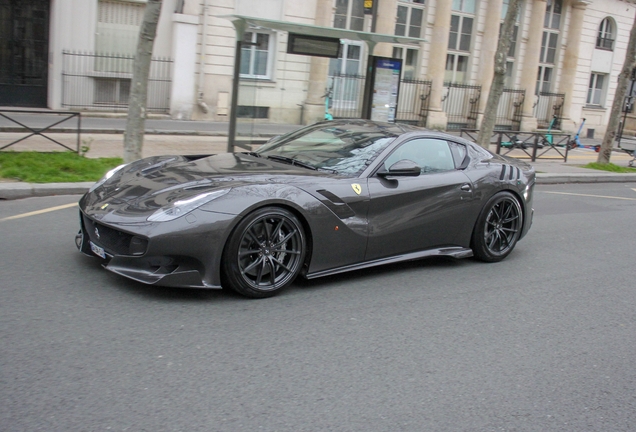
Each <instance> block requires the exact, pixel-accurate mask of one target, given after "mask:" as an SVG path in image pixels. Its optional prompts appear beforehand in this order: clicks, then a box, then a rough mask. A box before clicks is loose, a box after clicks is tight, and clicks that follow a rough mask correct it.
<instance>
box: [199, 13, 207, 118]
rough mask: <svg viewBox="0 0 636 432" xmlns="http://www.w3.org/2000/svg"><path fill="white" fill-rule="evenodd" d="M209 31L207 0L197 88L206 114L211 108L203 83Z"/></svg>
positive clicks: (200, 102)
mask: <svg viewBox="0 0 636 432" xmlns="http://www.w3.org/2000/svg"><path fill="white" fill-rule="evenodd" d="M207 31H208V0H205V2H204V4H203V29H202V30H201V57H200V59H199V83H198V86H197V87H198V89H197V95H198V97H197V105H199V108H201V111H203V113H204V114H207V113H208V111H209V110H210V109H209V108H208V105H207V104H206V103H205V102H204V101H203V85H204V80H205V73H204V69H205V38H206V37H207Z"/></svg>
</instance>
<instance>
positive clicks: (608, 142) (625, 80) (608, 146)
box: [596, 17, 636, 164]
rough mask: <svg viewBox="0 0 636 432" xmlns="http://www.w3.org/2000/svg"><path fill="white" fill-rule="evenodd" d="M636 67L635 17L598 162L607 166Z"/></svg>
mask: <svg viewBox="0 0 636 432" xmlns="http://www.w3.org/2000/svg"><path fill="white" fill-rule="evenodd" d="M634 67H636V17H634V24H632V31H631V32H630V34H629V44H628V45H627V53H626V54H625V62H624V63H623V70H621V73H620V75H618V87H617V88H616V94H615V95H614V102H613V103H612V111H611V113H610V118H609V123H608V124H607V129H606V130H605V136H604V137H603V143H602V144H601V150H600V151H599V153H598V158H597V159H596V162H598V163H602V164H606V163H609V161H610V156H611V155H612V147H613V144H614V139H615V138H616V133H617V132H618V125H619V121H620V118H621V113H622V111H623V107H624V105H625V96H626V95H627V86H628V85H629V81H630V78H631V75H632V69H634Z"/></svg>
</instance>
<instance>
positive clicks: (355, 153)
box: [257, 121, 403, 176]
mask: <svg viewBox="0 0 636 432" xmlns="http://www.w3.org/2000/svg"><path fill="white" fill-rule="evenodd" d="M402 132H403V130H402V128H401V127H399V126H396V125H389V124H386V125H378V124H376V123H371V122H367V121H354V122H343V121H340V122H338V121H333V122H325V123H319V124H317V125H314V126H309V127H307V128H303V129H300V130H298V131H295V132H291V133H289V134H286V135H283V136H280V137H278V138H275V139H273V140H272V141H270V142H268V143H267V144H265V145H263V146H262V147H261V148H260V149H258V151H257V153H258V154H259V155H261V156H264V157H268V156H271V157H272V158H274V157H277V156H284V157H285V158H289V159H291V160H293V161H296V162H298V163H299V165H300V164H304V165H308V166H309V167H312V168H314V169H318V170H327V171H331V172H334V173H336V174H340V175H346V176H358V175H360V173H362V171H364V169H365V168H366V167H367V166H368V165H369V164H370V163H371V162H372V161H373V160H374V159H375V158H376V157H377V155H378V154H380V153H381V152H382V150H384V149H385V148H386V147H387V146H388V145H389V144H390V143H391V142H392V141H393V140H394V139H395V138H396V137H397V136H398V135H399V134H400V133H402ZM276 159H277V160H281V159H282V158H276Z"/></svg>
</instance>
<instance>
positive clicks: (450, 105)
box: [442, 82, 481, 130]
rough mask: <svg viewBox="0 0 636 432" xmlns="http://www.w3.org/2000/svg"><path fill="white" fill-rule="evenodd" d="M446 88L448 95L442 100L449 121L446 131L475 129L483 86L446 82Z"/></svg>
mask: <svg viewBox="0 0 636 432" xmlns="http://www.w3.org/2000/svg"><path fill="white" fill-rule="evenodd" d="M444 87H446V93H445V95H444V98H443V99H442V110H443V111H444V112H445V113H446V117H447V119H448V121H447V126H446V129H447V130H461V129H475V128H476V127H477V112H478V109H479V98H480V97H481V86H479V85H466V84H458V83H453V82H446V83H444Z"/></svg>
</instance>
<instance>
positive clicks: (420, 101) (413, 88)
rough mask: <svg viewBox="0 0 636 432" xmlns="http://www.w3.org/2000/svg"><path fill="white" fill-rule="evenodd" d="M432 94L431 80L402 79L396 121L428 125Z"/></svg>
mask: <svg viewBox="0 0 636 432" xmlns="http://www.w3.org/2000/svg"><path fill="white" fill-rule="evenodd" d="M430 95H431V81H422V80H414V79H402V80H401V81H400V96H399V98H398V108H397V116H396V119H395V120H396V121H397V122H399V123H410V124H414V125H417V126H426V120H427V118H428V107H429V103H430V97H429V96H430Z"/></svg>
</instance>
